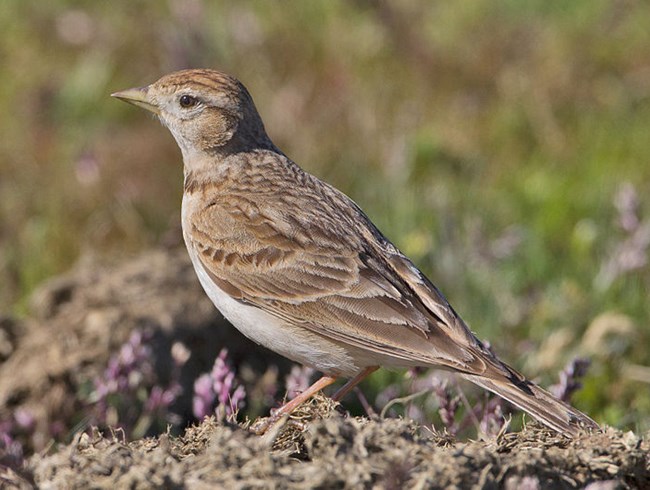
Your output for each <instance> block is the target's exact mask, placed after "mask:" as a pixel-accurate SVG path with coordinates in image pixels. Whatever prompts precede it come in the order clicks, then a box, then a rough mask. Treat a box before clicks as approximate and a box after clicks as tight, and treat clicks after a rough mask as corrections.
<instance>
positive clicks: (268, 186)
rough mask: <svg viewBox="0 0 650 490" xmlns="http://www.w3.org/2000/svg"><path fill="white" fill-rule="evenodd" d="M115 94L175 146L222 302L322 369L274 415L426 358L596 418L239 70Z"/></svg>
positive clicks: (266, 337) (585, 424) (539, 415)
mask: <svg viewBox="0 0 650 490" xmlns="http://www.w3.org/2000/svg"><path fill="white" fill-rule="evenodd" d="M113 96H114V97H117V98H119V99H122V100H124V101H126V102H129V103H131V104H135V105H137V106H140V107H142V108H144V109H146V110H148V111H151V112H153V113H154V114H156V115H157V116H158V118H159V119H160V121H161V122H162V123H163V125H165V126H166V127H167V128H168V129H169V130H170V131H171V133H172V135H173V136H174V138H175V139H176V142H177V143H178V146H179V147H180V149H181V152H182V155H183V163H184V177H185V181H184V193H183V202H182V227H183V237H184V240H185V245H186V246H187V250H188V252H189V255H190V257H191V260H192V264H193V265H194V269H195V270H196V274H197V276H198V278H199V281H200V282H201V284H202V286H203V289H204V290H205V292H206V293H207V295H208V296H209V297H210V299H211V300H212V302H213V303H214V304H215V306H216V307H217V308H218V309H219V310H220V311H221V313H222V314H223V315H224V317H225V318H227V319H228V320H229V321H230V322H231V323H232V324H233V325H234V326H235V327H236V328H237V329H239V331H241V333H243V334H244V335H245V336H246V337H248V338H250V339H252V340H253V341H255V342H257V343H258V344H260V345H263V346H265V347H267V348H269V349H271V350H273V351H275V352H277V353H278V354H281V355H283V356H285V357H287V358H289V359H291V360H293V361H296V362H298V363H301V364H303V365H307V366H311V367H312V368H314V369H316V370H318V371H320V372H321V373H323V377H322V378H320V379H319V380H318V381H317V382H316V383H314V384H313V385H312V386H311V387H310V388H309V389H307V390H306V391H304V392H303V393H301V394H300V395H298V396H296V397H295V398H294V399H293V400H291V401H290V402H289V403H287V404H286V405H285V406H284V407H282V408H281V409H279V410H278V411H277V412H276V413H275V414H274V418H275V419H277V418H278V417H279V416H281V415H283V414H287V413H290V412H291V411H292V410H294V409H295V408H296V407H297V406H299V405H300V404H301V403H303V402H304V401H305V400H307V399H308V398H309V397H311V396H312V395H313V394H314V393H316V392H317V391H319V390H321V389H323V388H325V387H326V386H328V385H330V384H332V383H333V382H334V381H335V380H336V379H338V378H346V379H348V380H349V381H348V382H347V383H346V384H345V385H344V386H343V387H342V388H341V389H339V391H338V392H336V393H335V395H334V398H335V399H337V400H340V399H341V398H342V397H343V396H344V395H345V394H346V393H347V392H348V391H349V390H350V389H351V388H352V387H353V386H355V385H356V384H357V383H358V382H359V381H361V380H362V379H364V378H365V377H366V376H368V375H369V374H370V373H372V372H373V371H375V370H376V369H378V368H379V367H389V368H398V367H412V366H422V367H427V368H429V367H430V368H439V369H446V370H450V371H453V372H455V373H458V374H459V375H460V376H462V377H463V378H465V379H468V380H469V381H471V382H473V383H475V384H477V385H479V386H481V387H483V388H484V389H487V390H489V391H492V392H494V393H496V394H497V395H499V396H501V397H503V398H504V399H506V400H507V401H509V402H510V403H512V404H513V405H515V406H517V407H519V408H520V409H522V410H524V411H525V412H528V413H529V414H530V415H532V416H533V417H534V418H536V419H538V420H539V421H540V422H542V423H543V424H545V425H547V426H548V427H550V428H552V429H555V430H556V431H558V432H560V433H563V434H565V435H567V436H574V435H576V434H577V433H578V432H579V431H580V429H581V428H586V429H597V428H598V425H597V424H596V423H595V422H594V421H593V420H592V419H590V418H589V417H588V416H586V415H585V414H583V413H581V412H580V411H578V410H576V409H574V408H573V407H571V406H569V405H567V404H565V403H563V402H562V401H560V400H558V399H556V398H555V397H553V396H552V395H551V394H550V393H548V392H546V391H544V390H543V389H542V388H540V387H539V386H537V385H536V384H534V383H532V382H531V381H529V380H527V379H526V378H525V377H524V376H523V375H521V374H520V373H518V372H517V371H516V370H515V369H513V368H511V367H510V366H508V365H507V364H505V363H504V362H502V361H500V360H499V359H498V358H497V357H496V356H495V355H494V354H492V353H491V351H490V350H488V349H487V348H486V347H485V346H484V344H483V343H481V341H479V339H478V338H477V337H476V336H475V335H474V334H473V333H472V331H471V330H470V329H469V327H468V326H467V325H466V324H465V322H464V321H463V320H462V319H461V318H460V316H458V314H457V313H456V312H455V311H454V309H453V308H452V307H451V305H450V304H449V302H448V301H447V300H446V299H445V297H444V296H443V294H442V293H441V292H440V291H439V290H438V288H437V287H436V286H435V285H434V284H433V283H432V282H431V281H430V280H429V279H428V278H427V277H426V276H425V275H424V274H423V273H422V272H421V271H420V270H419V269H418V268H417V267H416V266H415V265H414V264H413V262H411V261H410V260H409V259H408V258H407V257H406V256H405V255H404V254H403V253H401V252H400V251H399V250H398V249H397V248H396V247H395V246H394V245H393V244H392V243H391V242H390V241H389V240H388V239H387V238H386V237H385V236H384V235H383V234H382V233H381V232H380V231H379V230H378V229H377V227H376V226H375V225H374V224H373V223H372V222H371V221H370V219H369V218H368V217H367V216H366V214H365V213H364V212H363V211H362V210H361V209H360V208H359V206H357V204H356V203H355V202H354V201H352V200H351V199H350V198H349V197H347V196H346V195H345V194H343V193H342V192H340V191H339V190H337V189H335V188H334V187H332V186H330V185H328V184H326V183H325V182H323V181H321V180H319V179H318V178H316V177H315V176H313V175H311V174H309V173H307V172H305V171H304V170H303V169H302V168H300V167H299V166H298V165H297V164H296V163H294V162H293V161H292V160H291V159H290V158H289V157H287V156H286V155H285V154H284V153H283V152H282V151H280V150H279V149H278V148H277V147H276V146H275V145H274V144H273V142H272V141H271V139H270V138H269V137H268V135H267V134H266V130H265V128H264V124H263V122H262V119H261V118H260V115H259V113H258V112H257V109H256V107H255V104H254V103H253V99H252V98H251V95H250V94H249V92H248V90H247V89H246V88H245V87H244V85H242V83H241V82H239V81H238V80H237V79H235V78H234V77H232V76H229V75H227V74H224V73H221V72H219V71H215V70H209V69H192V70H183V71H178V72H174V73H171V74H169V75H166V76H164V77H162V78H161V79H160V80H158V81H157V82H154V83H152V84H151V85H148V86H146V87H141V88H135V89H130V90H125V91H122V92H117V93H115V94H113Z"/></svg>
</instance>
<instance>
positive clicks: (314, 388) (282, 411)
mask: <svg viewBox="0 0 650 490" xmlns="http://www.w3.org/2000/svg"><path fill="white" fill-rule="evenodd" d="M334 381H336V378H332V377H330V376H323V377H322V378H320V379H319V380H318V381H316V382H315V383H314V384H313V385H311V386H310V387H309V388H307V389H306V390H305V391H303V392H302V393H300V394H298V395H296V396H295V397H294V398H293V399H292V400H291V401H289V402H287V403H285V404H284V405H282V406H281V407H280V408H278V409H277V410H276V411H275V412H274V413H273V414H272V415H271V416H270V417H269V418H268V419H266V420H264V422H262V423H261V424H255V425H254V426H253V427H251V430H252V431H253V432H255V433H256V434H264V433H265V432H266V431H267V430H268V429H269V428H270V427H271V426H273V425H274V424H275V423H276V422H277V421H278V420H280V419H281V418H282V417H284V416H285V415H288V414H290V413H291V412H293V411H294V410H295V409H296V408H298V407H299V406H300V405H302V404H303V403H304V402H305V401H307V400H308V399H310V398H311V397H312V396H313V395H314V394H316V393H318V392H319V391H320V390H322V389H323V388H325V387H327V386H329V385H331V384H332V383H334Z"/></svg>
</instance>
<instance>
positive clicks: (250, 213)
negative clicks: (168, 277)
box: [189, 188, 502, 375]
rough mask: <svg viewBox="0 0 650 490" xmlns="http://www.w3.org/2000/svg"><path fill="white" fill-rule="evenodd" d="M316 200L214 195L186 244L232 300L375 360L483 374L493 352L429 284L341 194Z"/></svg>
mask: <svg viewBox="0 0 650 490" xmlns="http://www.w3.org/2000/svg"><path fill="white" fill-rule="evenodd" d="M330 189H331V188H330ZM303 191H304V192H308V191H307V190H303ZM285 197H286V196H285ZM285 197H282V198H281V199H284V198H285ZM303 197H304V196H303ZM319 197H320V200H319V203H320V204H321V207H319V209H316V210H314V209H309V210H306V209H303V210H302V211H308V212H301V213H295V212H292V209H293V207H292V205H294V206H295V205H300V202H298V203H296V202H294V201H293V200H290V202H288V203H287V202H282V203H279V204H278V203H275V204H273V203H272V200H271V199H270V198H267V199H256V198H255V196H243V195H229V196H223V195H222V196H220V197H219V198H218V199H215V200H213V201H211V202H210V204H209V205H208V206H206V207H204V208H203V209H201V210H199V211H196V212H194V213H193V214H192V215H191V218H190V223H189V226H190V227H191V231H190V233H191V236H192V242H193V246H194V247H195V249H196V252H197V254H198V256H199V258H200V260H201V262H202V264H203V266H204V267H205V269H206V271H207V272H208V274H209V275H210V276H211V278H212V279H213V280H214V281H215V283H216V284H217V285H218V286H219V287H220V288H221V289H222V290H223V291H225V292H227V293H228V294H229V295H231V296H232V297H233V298H235V299H237V300H239V301H241V302H243V303H246V304H250V305H254V306H257V307H259V308H262V309H264V310H265V311H266V312H268V313H270V314H272V315H275V316H276V317H279V318H282V319H285V320H286V321H288V322H291V323H293V324H295V325H301V326H303V327H304V328H306V329H309V330H311V331H313V332H315V333H317V334H319V335H323V336H325V337H328V338H331V339H333V340H335V341H338V342H340V343H342V344H349V345H352V346H354V347H356V348H358V349H362V350H365V351H368V352H369V353H371V354H374V355H376V356H377V358H378V359H379V360H380V361H379V362H378V364H382V363H384V364H393V365H399V364H400V363H403V365H411V364H421V365H431V366H439V367H447V368H451V369H454V370H457V371H461V372H464V373H468V374H478V375H480V374H482V373H484V372H485V371H486V369H487V368H488V366H487V364H492V362H491V361H492V356H491V355H489V353H488V352H487V350H484V348H483V346H482V345H481V343H480V342H479V341H478V340H477V339H476V337H474V335H473V334H472V333H471V331H470V330H469V329H468V328H467V326H466V325H465V324H464V323H463V322H462V320H461V319H460V318H459V317H458V316H457V315H456V313H455V312H454V311H453V309H452V308H451V306H450V305H449V304H448V302H447V300H446V299H445V298H444V297H443V296H442V294H441V293H440V292H439V291H438V290H437V289H436V288H435V287H434V286H433V284H431V282H430V281H428V280H427V279H426V278H425V277H424V276H423V275H422V273H420V271H419V270H418V269H417V268H416V267H415V266H414V265H413V264H412V263H411V262H410V261H409V260H408V259H407V258H406V257H405V256H403V255H402V254H401V253H400V252H399V251H398V250H397V249H396V248H395V247H394V246H393V245H392V244H390V242H388V241H387V240H386V239H385V238H384V237H383V236H382V235H381V233H380V232H379V231H378V230H377V229H376V228H375V227H374V225H372V223H371V222H370V221H369V219H368V218H367V217H366V216H365V215H364V214H363V213H362V212H361V210H359V208H358V207H357V206H356V205H355V204H354V203H353V202H352V201H351V200H349V199H348V198H347V197H346V196H344V195H342V194H339V193H337V192H335V191H334V190H333V189H331V190H330V191H329V193H328V194H327V195H326V196H325V197H324V196H322V195H321V196H319ZM301 200H302V199H299V201H301ZM313 202H314V201H313V200H312V199H309V200H307V201H305V204H304V205H305V206H308V205H310V206H312V207H313V204H312V203H313ZM262 203H266V204H262ZM332 210H335V212H334V213H333V212H332ZM341 210H345V212H344V213H342V214H341V213H340V211H341ZM337 212H338V213H339V215H338V216H337V215H336V213H337ZM300 216H307V217H308V218H307V220H306V221H305V222H298V221H297V220H299V219H301V218H300ZM216 237H218V238H216ZM486 356H487V357H486ZM387 359H388V360H389V361H390V362H382V360H383V361H385V360H387ZM495 361H496V360H495ZM496 366H498V367H499V369H500V368H501V366H502V365H501V363H499V362H498V361H496Z"/></svg>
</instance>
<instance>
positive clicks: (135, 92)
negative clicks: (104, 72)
mask: <svg viewBox="0 0 650 490" xmlns="http://www.w3.org/2000/svg"><path fill="white" fill-rule="evenodd" d="M111 97H116V98H118V99H120V100H123V101H124V102H128V103H129V104H133V105H137V106H138V107H142V108H143V109H146V110H148V111H151V112H153V113H154V114H157V115H160V110H159V109H158V106H157V105H156V104H154V103H153V102H152V101H151V99H150V98H149V87H148V86H147V87H138V88H130V89H128V90H122V91H120V92H115V93H114V94H111Z"/></svg>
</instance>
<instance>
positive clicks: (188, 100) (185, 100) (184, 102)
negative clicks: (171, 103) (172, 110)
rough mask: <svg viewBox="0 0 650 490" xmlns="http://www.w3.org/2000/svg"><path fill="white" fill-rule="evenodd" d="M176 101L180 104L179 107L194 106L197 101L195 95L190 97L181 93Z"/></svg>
mask: <svg viewBox="0 0 650 490" xmlns="http://www.w3.org/2000/svg"><path fill="white" fill-rule="evenodd" d="M178 102H179V103H180V104H181V107H185V108H187V107H192V106H195V105H196V104H197V103H198V102H199V101H198V100H197V99H196V97H192V96H191V95H181V98H180V99H178Z"/></svg>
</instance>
